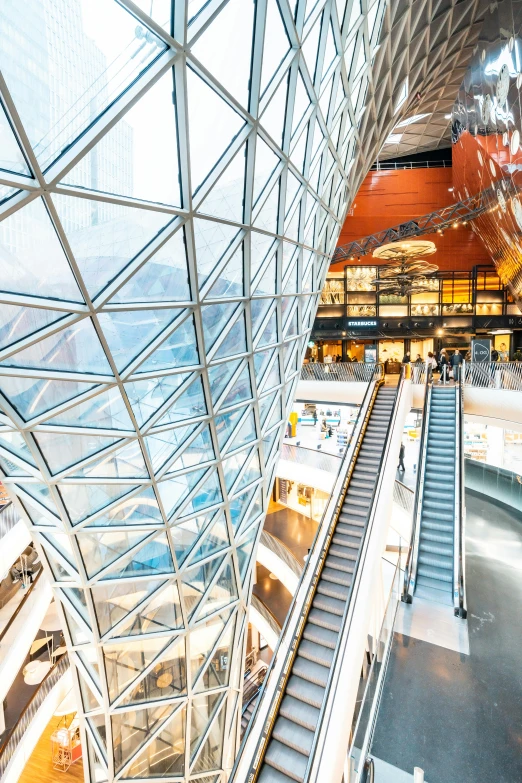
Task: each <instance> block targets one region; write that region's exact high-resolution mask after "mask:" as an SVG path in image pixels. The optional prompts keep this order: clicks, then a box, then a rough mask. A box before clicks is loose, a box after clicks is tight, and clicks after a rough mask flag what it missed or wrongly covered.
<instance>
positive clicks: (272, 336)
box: [256, 310, 277, 348]
mask: <svg viewBox="0 0 522 783" xmlns="http://www.w3.org/2000/svg"><path fill="white" fill-rule="evenodd" d="M275 342H277V315H276V312H275V310H274V312H273V313H272V315H271V316H270V319H269V320H268V322H267V324H266V326H265V328H264V329H263V333H262V335H261V337H260V338H259V339H258V340H257V341H256V348H264V346H265V345H271V344H272V343H275Z"/></svg>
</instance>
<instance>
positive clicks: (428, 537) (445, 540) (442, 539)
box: [421, 525, 453, 556]
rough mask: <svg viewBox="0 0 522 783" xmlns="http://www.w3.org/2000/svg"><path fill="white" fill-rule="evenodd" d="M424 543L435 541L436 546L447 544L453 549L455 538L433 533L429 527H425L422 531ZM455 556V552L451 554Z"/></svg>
mask: <svg viewBox="0 0 522 783" xmlns="http://www.w3.org/2000/svg"><path fill="white" fill-rule="evenodd" d="M421 540H422V541H433V542H434V543H435V544H447V545H448V546H451V547H453V537H452V536H450V535H447V534H446V533H433V532H432V531H431V530H430V529H429V527H428V526H427V525H424V527H423V530H422V537H421ZM451 555H452V556H453V550H452V552H451Z"/></svg>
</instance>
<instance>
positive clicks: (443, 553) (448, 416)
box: [415, 387, 457, 606]
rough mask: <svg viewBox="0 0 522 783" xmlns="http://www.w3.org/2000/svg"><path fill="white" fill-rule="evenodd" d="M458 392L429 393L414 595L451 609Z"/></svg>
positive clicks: (454, 389) (446, 389) (451, 389)
mask: <svg viewBox="0 0 522 783" xmlns="http://www.w3.org/2000/svg"><path fill="white" fill-rule="evenodd" d="M456 395H457V388H456V387H447V388H442V389H439V388H436V387H433V389H432V392H431V404H430V413H429V421H428V423H427V426H428V429H427V432H426V437H427V444H426V457H425V470H424V487H423V494H422V507H421V526H420V540H419V557H418V566H417V579H416V587H415V595H416V596H418V597H422V598H426V599H427V600H430V601H435V602H436V603H442V604H446V605H448V606H452V605H453V535H454V522H455V510H454V509H455V454H456V438H457V422H456V410H457V397H456Z"/></svg>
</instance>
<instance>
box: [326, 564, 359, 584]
mask: <svg viewBox="0 0 522 783" xmlns="http://www.w3.org/2000/svg"><path fill="white" fill-rule="evenodd" d="M321 579H326V581H327V582H331V583H333V584H336V585H345V586H346V587H350V585H351V584H352V575H351V574H347V573H346V572H345V571H341V570H339V569H336V568H328V566H325V567H324V568H323V570H322V571H321Z"/></svg>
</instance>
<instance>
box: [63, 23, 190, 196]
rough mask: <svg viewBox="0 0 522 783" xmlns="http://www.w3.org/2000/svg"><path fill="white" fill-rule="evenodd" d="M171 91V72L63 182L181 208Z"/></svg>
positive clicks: (155, 85) (141, 99)
mask: <svg viewBox="0 0 522 783" xmlns="http://www.w3.org/2000/svg"><path fill="white" fill-rule="evenodd" d="M143 40H147V39H146V38H144V39H143ZM173 87H174V84H173V79H172V72H171V71H170V70H169V71H167V73H166V74H165V75H164V76H162V78H161V79H159V80H158V81H157V82H156V83H155V84H153V85H152V87H150V89H148V90H147V92H146V93H145V94H144V95H142V96H141V98H140V100H139V101H138V103H136V104H135V105H134V106H133V107H132V108H131V109H130V110H129V111H128V112H127V113H126V114H125V116H124V117H123V119H121V120H120V121H119V122H118V123H116V125H114V127H112V128H111V130H110V131H109V132H108V133H107V134H106V135H105V136H103V137H102V138H101V140H100V141H99V142H98V143H97V144H96V146H95V147H93V148H92V149H91V150H89V152H88V153H87V155H85V157H83V158H82V159H81V160H80V162H79V163H77V164H76V166H75V167H74V168H73V169H71V171H69V173H68V174H67V175H66V177H65V179H64V180H63V181H64V182H65V184H68V185H76V186H77V187H81V188H87V189H88V190H97V191H101V192H103V193H111V194H113V195H116V196H130V197H131V198H137V199H140V200H143V201H154V202H159V203H160V204H169V205H171V206H174V207H179V206H180V205H181V201H180V194H179V165H178V143H177V129H176V114H175V108H174V106H173V102H172V90H173ZM122 159H123V160H122Z"/></svg>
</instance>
